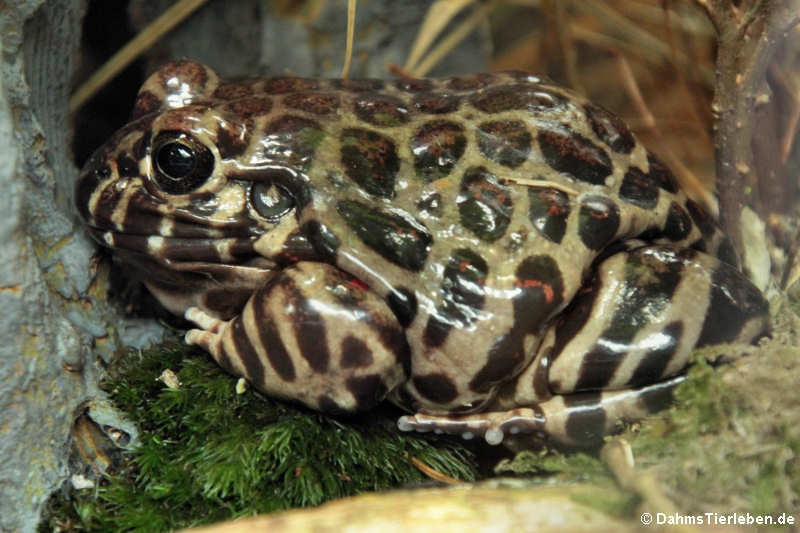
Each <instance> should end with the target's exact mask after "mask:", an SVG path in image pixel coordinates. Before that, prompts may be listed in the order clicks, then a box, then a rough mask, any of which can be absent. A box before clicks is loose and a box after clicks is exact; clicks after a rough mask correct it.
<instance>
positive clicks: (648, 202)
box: [619, 167, 658, 209]
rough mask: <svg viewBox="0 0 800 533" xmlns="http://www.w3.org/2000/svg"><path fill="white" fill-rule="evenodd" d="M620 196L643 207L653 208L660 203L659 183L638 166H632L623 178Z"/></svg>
mask: <svg viewBox="0 0 800 533" xmlns="http://www.w3.org/2000/svg"><path fill="white" fill-rule="evenodd" d="M619 196H620V198H622V199H623V200H625V201H626V202H628V203H630V204H633V205H635V206H637V207H641V208H642V209H653V208H654V207H655V206H656V204H658V184H657V183H656V182H655V181H653V180H652V179H651V178H650V176H647V175H645V173H644V172H642V171H641V170H640V169H639V168H638V167H630V168H629V169H628V171H627V172H626V173H625V177H624V178H622V184H621V185H620V188H619Z"/></svg>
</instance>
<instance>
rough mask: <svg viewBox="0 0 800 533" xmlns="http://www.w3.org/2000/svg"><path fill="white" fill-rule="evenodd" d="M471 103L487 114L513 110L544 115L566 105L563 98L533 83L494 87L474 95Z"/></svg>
mask: <svg viewBox="0 0 800 533" xmlns="http://www.w3.org/2000/svg"><path fill="white" fill-rule="evenodd" d="M470 102H471V103H472V105H473V106H475V107H476V108H477V109H479V110H481V111H483V112H485V113H501V112H503V111H512V110H525V111H530V112H532V113H544V112H549V111H555V110H557V109H560V108H561V107H563V106H564V105H565V103H564V99H563V98H562V97H560V96H557V95H555V94H552V93H549V92H547V91H545V90H544V89H542V88H541V87H540V86H538V85H535V84H531V83H515V84H511V85H502V86H499V87H492V88H489V89H486V90H485V91H483V92H480V93H476V94H475V95H473V96H472V97H471V98H470Z"/></svg>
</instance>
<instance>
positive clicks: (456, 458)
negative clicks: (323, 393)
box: [41, 343, 476, 532]
mask: <svg viewBox="0 0 800 533" xmlns="http://www.w3.org/2000/svg"><path fill="white" fill-rule="evenodd" d="M167 368H168V369H171V370H173V371H174V372H175V373H176V374H177V376H178V378H179V379H180V383H181V385H180V387H179V388H177V389H170V388H167V387H166V386H165V385H164V384H163V383H161V382H160V381H157V379H156V378H157V377H158V376H159V375H160V374H161V372H162V371H163V370H164V369H167ZM111 374H112V376H111V378H110V379H109V380H108V381H107V383H106V384H105V388H106V390H107V391H108V393H109V395H110V396H111V398H112V400H113V401H114V403H115V404H116V405H117V406H118V407H119V408H120V409H121V410H122V411H124V412H125V413H127V415H128V416H129V417H130V418H131V419H132V420H134V421H136V422H137V424H138V426H139V428H140V432H141V435H140V444H139V446H138V447H136V449H134V450H132V451H130V452H129V453H128V459H127V460H126V462H125V463H124V465H123V466H122V467H121V469H120V470H119V471H118V472H117V473H116V474H115V475H113V476H112V477H111V478H110V479H108V480H107V481H103V482H102V483H100V484H99V486H98V488H97V489H96V490H94V491H92V490H83V491H74V490H73V491H72V494H71V501H68V500H64V499H63V498H62V497H60V496H57V497H55V498H54V500H53V502H52V506H53V508H54V511H53V512H52V513H51V515H50V517H49V519H48V520H46V521H45V522H44V523H43V524H42V528H41V529H42V530H47V531H52V530H53V529H54V528H55V527H60V528H64V526H65V525H68V526H69V527H68V528H67V529H69V530H71V531H109V532H110V531H142V532H143V531H165V530H170V529H175V528H181V527H188V526H193V525H198V524H201V523H211V522H215V521H219V520H223V519H228V518H233V517H240V516H246V515H252V514H256V513H267V512H272V511H276V510H280V509H287V508H291V507H298V506H310V505H317V504H320V503H323V502H325V501H327V500H331V499H334V498H340V497H343V496H348V495H352V494H357V493H360V492H365V491H374V490H381V489H386V488H390V487H396V486H398V485H400V484H404V483H415V482H419V481H422V480H423V479H424V476H423V475H422V474H421V473H420V471H419V470H417V469H416V468H415V467H414V466H412V464H411V463H410V461H409V460H408V457H416V458H417V459H419V460H421V461H423V462H425V463H427V464H428V465H430V466H432V467H433V468H435V469H437V470H439V471H440V472H443V473H445V474H447V475H450V476H452V477H455V478H458V479H463V480H472V479H474V478H475V476H476V467H475V466H474V464H473V459H472V455H471V453H470V452H469V451H467V450H466V448H464V447H462V446H461V445H460V444H459V443H457V442H455V441H453V440H449V439H436V438H434V439H431V438H419V437H415V436H413V435H405V434H401V433H399V432H398V431H397V430H396V429H395V427H394V422H393V418H392V417H393V416H395V414H394V413H391V415H389V414H387V413H385V412H383V413H381V412H376V413H371V414H368V415H366V416H363V417H359V418H353V419H349V420H342V419H334V418H330V417H327V416H324V415H321V414H319V413H313V412H310V411H308V410H305V409H301V408H297V407H293V406H291V405H287V404H284V403H280V402H275V401H272V400H270V399H267V398H264V397H263V396H261V395H259V394H257V393H255V392H253V391H252V390H248V391H246V392H245V393H244V394H236V393H235V388H234V386H235V383H236V379H235V378H233V377H231V376H229V375H227V374H225V373H223V372H222V371H221V370H220V369H219V367H217V366H216V364H215V363H214V362H213V361H211V360H210V358H209V357H208V356H207V355H205V354H202V353H199V352H197V351H196V350H192V349H190V348H187V347H185V346H182V345H180V344H178V343H172V344H170V345H167V346H164V347H161V348H159V349H152V350H149V351H146V352H143V353H139V354H136V353H132V354H129V355H128V356H127V357H126V358H123V360H122V361H121V363H120V364H119V366H118V368H116V369H114V371H113V372H112V373H111Z"/></svg>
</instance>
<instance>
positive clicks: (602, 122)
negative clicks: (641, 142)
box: [584, 104, 636, 154]
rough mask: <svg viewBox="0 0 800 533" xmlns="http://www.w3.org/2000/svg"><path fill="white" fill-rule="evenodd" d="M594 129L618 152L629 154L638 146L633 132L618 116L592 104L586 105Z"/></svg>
mask: <svg viewBox="0 0 800 533" xmlns="http://www.w3.org/2000/svg"><path fill="white" fill-rule="evenodd" d="M584 111H586V116H587V117H588V118H589V123H590V124H591V125H592V131H594V133H595V135H597V136H598V137H599V138H600V140H601V141H603V142H604V143H606V144H607V145H608V146H610V147H611V149H612V150H614V151H615V152H617V153H620V154H629V153H631V152H632V151H633V148H634V146H636V141H635V140H634V138H633V134H632V133H631V131H630V130H629V129H628V126H626V125H625V123H624V122H623V121H622V119H620V118H619V117H618V116H616V115H614V114H612V113H609V112H608V111H606V110H605V109H603V108H601V107H598V106H596V105H592V104H586V105H585V106H584Z"/></svg>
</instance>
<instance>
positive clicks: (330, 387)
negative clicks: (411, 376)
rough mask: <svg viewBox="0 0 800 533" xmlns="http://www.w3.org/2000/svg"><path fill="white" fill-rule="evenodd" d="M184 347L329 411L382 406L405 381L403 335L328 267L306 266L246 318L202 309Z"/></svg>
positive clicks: (253, 303)
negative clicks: (220, 316)
mask: <svg viewBox="0 0 800 533" xmlns="http://www.w3.org/2000/svg"><path fill="white" fill-rule="evenodd" d="M186 318H187V319H189V320H191V321H192V322H194V323H195V324H197V325H198V326H199V327H200V328H201V329H193V330H190V331H189V332H188V333H187V334H186V342H187V343H189V344H197V345H199V346H201V347H202V348H204V349H206V350H207V351H209V352H210V353H211V354H212V355H213V357H214V359H216V361H217V362H218V363H219V364H220V365H221V366H222V367H223V368H225V369H226V370H228V371H229V372H231V373H232V374H235V375H239V376H243V377H245V378H247V379H248V380H249V381H250V382H251V383H252V384H253V385H254V386H255V387H256V388H258V389H260V390H262V391H263V392H265V393H267V394H269V395H271V396H276V397H281V398H285V399H289V400H295V401H299V402H301V403H303V404H305V405H307V406H309V407H311V408H313V409H318V410H322V411H327V412H335V413H341V412H354V411H358V410H364V409H368V408H370V407H372V406H374V405H375V404H377V403H379V402H380V401H381V400H382V399H383V398H384V396H385V395H386V394H387V392H388V391H390V390H392V389H393V388H395V387H396V386H397V385H399V384H400V383H402V382H403V381H405V380H406V379H407V375H408V365H409V348H408V343H407V341H406V338H405V333H404V331H403V329H402V327H401V326H400V324H399V323H398V322H397V320H396V318H395V316H394V314H393V313H392V312H391V310H390V309H389V307H388V306H387V305H386V303H385V302H384V301H383V300H382V299H381V298H380V297H378V295H376V294H375V293H373V292H372V291H371V290H369V288H368V287H367V286H366V285H364V284H363V283H362V282H360V281H359V280H358V279H356V278H354V277H352V276H350V275H349V274H346V273H345V272H342V271H341V270H339V269H337V268H335V267H333V266H331V265H327V264H322V263H311V262H300V263H297V264H295V265H293V266H291V267H288V268H286V269H284V270H282V271H281V272H280V273H278V274H277V275H276V276H275V277H274V278H272V279H271V280H270V281H269V282H268V283H267V284H266V285H265V286H264V287H262V288H260V289H259V290H257V291H256V292H255V293H254V294H253V295H252V296H251V297H250V299H249V300H248V302H247V304H246V305H245V307H244V309H243V311H242V313H241V314H240V315H238V316H236V317H235V318H233V319H232V320H230V321H221V320H218V319H215V318H213V317H211V316H209V315H208V314H206V313H204V312H203V311H201V310H200V309H198V308H190V309H188V310H187V311H186Z"/></svg>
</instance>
